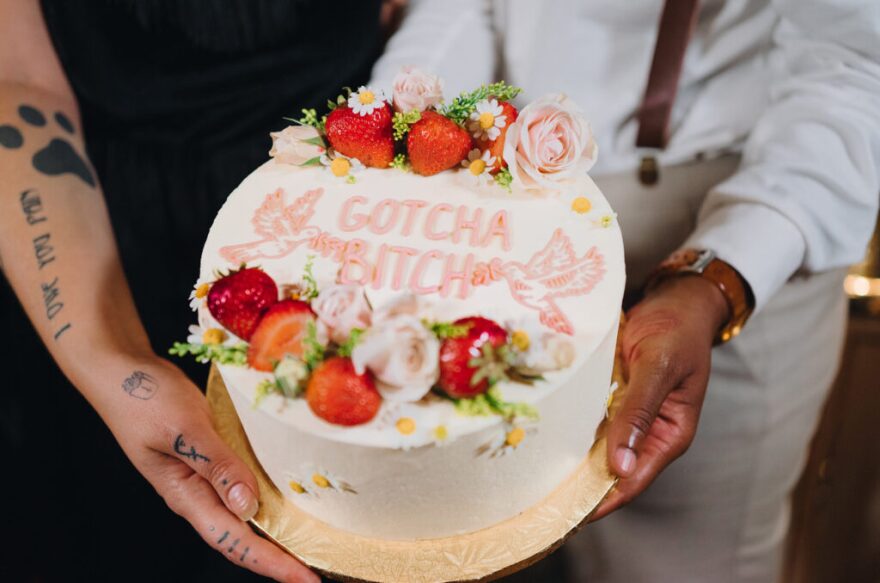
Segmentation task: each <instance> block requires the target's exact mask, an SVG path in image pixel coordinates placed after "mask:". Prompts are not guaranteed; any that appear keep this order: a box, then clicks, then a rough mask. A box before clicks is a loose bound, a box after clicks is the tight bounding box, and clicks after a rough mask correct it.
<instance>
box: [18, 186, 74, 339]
mask: <svg viewBox="0 0 880 583" xmlns="http://www.w3.org/2000/svg"><path fill="white" fill-rule="evenodd" d="M19 202H20V203H21V211H22V213H24V218H25V221H27V224H28V225H29V226H30V227H32V228H34V227H37V226H39V225H42V224H43V223H46V222H47V221H48V220H49V218H48V216H46V213H45V211H44V209H43V201H42V199H41V198H40V194H39V193H38V192H37V191H36V190H35V189H33V188H29V189H27V190H25V191H24V192H22V193H21V194H20V195H19ZM39 228H40V229H43V228H45V227H43V226H40V227H39ZM38 233H39V234H38V235H37V236H35V237H34V238H33V239H32V243H33V246H34V258H35V259H36V261H37V269H39V270H40V271H42V270H43V268H45V267H46V266H47V265H50V264H52V263H53V262H54V261H55V258H56V256H55V248H54V247H53V246H52V243H51V242H52V233H50V232H49V231H48V230H46V231H44V232H40V231H38ZM40 292H41V293H42V296H43V307H44V308H45V309H46V318H47V319H49V320H50V321H54V320H55V317H56V316H58V315H59V314H60V313H61V312H62V310H63V309H64V302H62V301H61V287H60V284H59V280H58V276H57V275H56V276H55V277H53V278H52V279H51V280H49V281H44V282H43V283H41V284H40ZM70 328H71V324H70V322H64V323H61V324H59V325H58V327H57V328H56V329H55V332H54V333H53V335H52V336H53V337H54V338H55V340H58V339H59V338H60V337H61V336H62V335H63V334H64V333H65V332H67V331H68V330H70Z"/></svg>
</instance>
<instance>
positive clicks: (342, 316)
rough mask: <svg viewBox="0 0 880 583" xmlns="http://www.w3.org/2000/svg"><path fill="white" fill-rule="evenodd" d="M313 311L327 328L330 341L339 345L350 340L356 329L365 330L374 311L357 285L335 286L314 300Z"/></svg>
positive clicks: (327, 288)
mask: <svg viewBox="0 0 880 583" xmlns="http://www.w3.org/2000/svg"><path fill="white" fill-rule="evenodd" d="M312 311H314V312H315V315H316V316H317V317H318V320H319V321H320V322H321V323H322V324H324V326H326V327H327V333H328V335H329V336H330V339H331V340H332V341H333V342H336V343H337V344H342V343H343V342H345V341H346V340H348V335H349V334H351V331H352V330H353V329H355V328H360V329H362V330H365V329H367V328H369V326H370V322H371V321H372V310H371V309H370V303H369V302H368V301H367V296H365V295H364V289H363V288H362V287H360V286H357V285H343V284H333V285H330V286H327V287H325V288H324V289H322V290H321V291H320V293H319V294H318V297H316V298H315V299H314V300H312Z"/></svg>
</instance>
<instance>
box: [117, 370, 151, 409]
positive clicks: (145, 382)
mask: <svg viewBox="0 0 880 583" xmlns="http://www.w3.org/2000/svg"><path fill="white" fill-rule="evenodd" d="M122 390H123V391H125V392H126V393H128V394H129V395H131V396H132V397H134V398H135V399H141V400H142V401H149V400H150V399H152V398H153V396H154V395H155V394H156V392H157V391H158V390H159V384H158V383H157V382H156V379H154V378H153V377H152V376H150V375H148V374H147V373H145V372H144V371H142V370H136V371H134V372H133V373H131V375H130V376H128V377H127V378H126V379H125V380H124V381H122Z"/></svg>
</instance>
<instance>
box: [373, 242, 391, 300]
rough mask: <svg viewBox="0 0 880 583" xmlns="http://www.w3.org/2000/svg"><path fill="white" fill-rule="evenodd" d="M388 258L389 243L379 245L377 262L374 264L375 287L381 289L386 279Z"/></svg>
mask: <svg viewBox="0 0 880 583" xmlns="http://www.w3.org/2000/svg"><path fill="white" fill-rule="evenodd" d="M387 258H388V245H385V244H384V243H383V244H382V245H379V253H378V255H377V256H376V263H375V265H373V289H380V288H381V287H382V282H383V281H384V279H385V263H386V259H387Z"/></svg>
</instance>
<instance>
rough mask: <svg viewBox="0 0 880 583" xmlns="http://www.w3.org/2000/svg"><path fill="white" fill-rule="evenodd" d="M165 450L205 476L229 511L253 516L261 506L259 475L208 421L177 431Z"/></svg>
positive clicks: (242, 517)
mask: <svg viewBox="0 0 880 583" xmlns="http://www.w3.org/2000/svg"><path fill="white" fill-rule="evenodd" d="M166 453H168V454H170V455H172V456H174V457H176V458H177V459H179V460H181V461H183V462H184V463H185V464H186V465H188V466H189V467H190V468H192V469H193V470H194V471H195V472H196V473H197V474H198V475H199V476H201V477H202V478H204V479H205V480H206V481H207V482H208V483H210V484H211V486H212V487H213V488H214V490H215V491H216V492H217V495H218V496H219V497H220V500H222V501H223V504H224V505H225V506H226V508H228V509H229V511H230V512H232V513H233V514H235V515H236V516H238V517H239V518H240V519H241V520H250V519H251V518H253V517H254V515H256V513H257V510H259V507H260V503H259V498H258V496H257V495H258V493H259V491H260V490H259V486H258V485H257V479H256V478H255V477H254V475H253V473H252V472H251V471H250V469H249V468H248V467H247V465H246V464H245V463H244V462H243V461H242V460H241V458H239V457H238V456H237V455H236V454H235V452H233V451H232V449H231V448H230V447H229V446H228V445H226V443H225V442H224V441H223V440H222V439H221V438H220V436H219V435H218V434H217V432H216V431H215V430H214V428H213V427H211V426H210V424H209V423H205V424H203V425H201V426H200V427H197V428H193V429H190V430H189V431H186V432H183V433H180V432H177V433H174V434H172V436H171V441H170V443H169V447H168V449H167V451H166Z"/></svg>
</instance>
